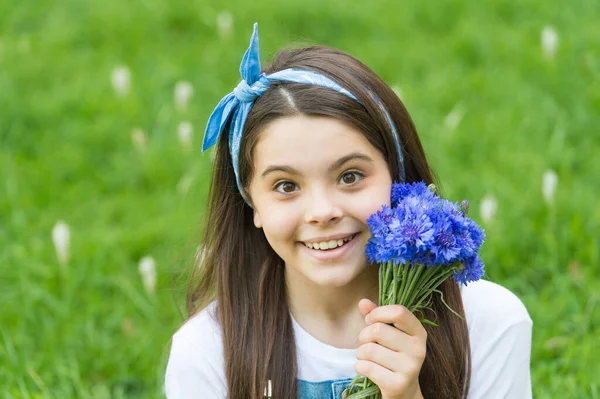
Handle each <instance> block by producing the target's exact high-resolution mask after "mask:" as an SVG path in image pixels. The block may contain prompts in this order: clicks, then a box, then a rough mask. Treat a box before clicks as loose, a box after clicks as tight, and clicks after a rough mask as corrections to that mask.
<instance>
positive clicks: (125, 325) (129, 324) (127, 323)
mask: <svg viewBox="0 0 600 399" xmlns="http://www.w3.org/2000/svg"><path fill="white" fill-rule="evenodd" d="M121 331H123V334H125V335H126V336H128V337H130V336H132V335H133V321H132V320H131V319H130V318H129V317H125V318H124V319H123V320H122V321H121Z"/></svg>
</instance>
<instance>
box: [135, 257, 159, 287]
mask: <svg viewBox="0 0 600 399" xmlns="http://www.w3.org/2000/svg"><path fill="white" fill-rule="evenodd" d="M139 272H140V275H141V276H142V283H143V284H144V289H145V290H146V292H147V293H148V294H154V292H155V291H156V262H154V258H152V257H151V256H144V257H143V258H142V259H140V264H139Z"/></svg>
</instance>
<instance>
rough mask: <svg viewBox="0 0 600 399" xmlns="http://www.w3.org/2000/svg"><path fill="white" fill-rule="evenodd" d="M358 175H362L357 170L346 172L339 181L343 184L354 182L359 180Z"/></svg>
mask: <svg viewBox="0 0 600 399" xmlns="http://www.w3.org/2000/svg"><path fill="white" fill-rule="evenodd" d="M360 177H362V174H360V173H358V172H348V173H344V174H343V175H342V178H341V181H342V183H344V184H354V183H356V182H357V181H359V180H360Z"/></svg>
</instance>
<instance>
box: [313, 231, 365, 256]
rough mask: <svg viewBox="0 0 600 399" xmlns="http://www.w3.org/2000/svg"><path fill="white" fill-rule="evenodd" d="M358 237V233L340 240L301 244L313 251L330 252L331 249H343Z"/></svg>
mask: <svg viewBox="0 0 600 399" xmlns="http://www.w3.org/2000/svg"><path fill="white" fill-rule="evenodd" d="M357 235H358V233H355V234H352V235H351V236H348V237H346V238H342V239H339V240H330V241H323V242H318V243H317V242H315V243H312V242H302V244H304V245H305V246H306V247H307V248H310V249H312V250H314V251H323V252H326V251H331V250H332V249H336V248H340V247H343V246H344V245H346V244H347V243H349V242H350V241H352V240H353V239H354V238H355V237H356V236H357Z"/></svg>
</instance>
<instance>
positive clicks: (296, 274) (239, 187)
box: [165, 24, 532, 399]
mask: <svg viewBox="0 0 600 399" xmlns="http://www.w3.org/2000/svg"><path fill="white" fill-rule="evenodd" d="M240 72H241V74H242V77H243V80H242V82H241V83H240V84H239V85H238V86H237V87H236V89H235V90H234V91H233V93H231V94H229V95H227V96H226V97H225V98H223V100H221V102H220V103H219V105H218V106H217V108H216V109H215V111H214V112H213V114H212V115H211V117H210V119H209V122H208V126H207V130H206V134H205V139H204V148H203V149H206V148H208V147H210V146H211V145H213V144H216V145H217V148H216V157H215V168H214V174H213V179H212V185H211V189H210V199H209V204H208V211H207V218H208V219H207V224H206V229H205V232H204V239H203V243H202V247H203V255H204V256H203V260H202V262H201V265H200V269H199V270H198V273H199V276H200V279H199V281H198V283H197V284H196V285H194V284H191V285H190V290H189V294H188V312H189V314H190V318H189V319H188V320H187V322H186V323H185V324H184V325H183V326H182V327H181V328H180V329H179V330H178V331H177V332H176V333H175V334H174V336H173V341H172V347H171V354H170V358H169V362H168V365H167V370H166V376H165V388H166V394H167V397H168V399H191V398H211V399H212V398H225V397H228V398H232V399H243V398H262V397H263V395H267V396H269V397H273V398H276V399H284V398H299V399H307V398H319V399H320V398H328V399H339V398H341V397H342V392H343V390H344V389H345V387H346V386H347V385H348V383H349V382H350V380H351V379H352V378H353V377H354V375H355V374H356V373H358V374H361V375H364V376H366V377H368V378H370V379H371V380H372V381H374V382H375V383H376V384H378V386H379V387H380V389H381V393H382V397H383V398H385V399H394V398H411V399H412V398H463V397H468V398H486V399H489V398H510V399H521V398H530V397H531V383H530V371H529V359H530V350H531V329H532V321H531V319H530V317H529V315H528V312H527V310H526V309H525V307H524V306H523V304H522V302H521V301H520V300H519V299H518V298H517V297H516V296H515V295H514V294H512V293H511V292H510V291H508V290H507V289H505V288H503V287H501V286H499V285H497V284H494V283H492V282H489V281H483V280H480V281H478V282H475V283H470V284H469V285H468V286H465V287H463V286H459V285H457V283H455V282H454V280H453V279H449V280H447V281H446V282H445V283H444V284H443V285H442V286H441V290H442V292H443V294H444V298H445V299H446V302H447V303H448V305H449V306H450V307H451V308H452V309H454V310H456V311H457V312H459V313H460V314H462V315H463V316H465V319H466V320H462V319H460V318H458V317H456V316H455V315H453V314H452V313H451V312H449V311H448V310H447V309H446V307H445V306H444V305H443V304H442V303H441V301H440V299H439V297H438V296H435V297H434V301H435V302H434V304H433V309H434V310H435V312H436V313H437V320H438V324H439V327H430V326H423V325H422V324H421V323H420V322H419V321H418V320H417V318H416V317H415V316H414V315H413V314H412V313H410V312H408V311H407V309H406V308H404V307H402V306H395V305H389V306H381V307H379V306H377V303H376V301H377V297H378V270H377V267H376V266H375V265H369V264H368V262H367V259H366V257H365V254H364V251H365V245H366V242H367V241H368V239H369V229H368V226H367V225H366V219H367V218H368V217H369V215H371V214H372V213H374V212H375V211H377V210H379V209H380V208H381V206H382V205H384V204H386V205H390V194H391V193H390V191H391V184H392V182H393V181H407V182H415V181H425V182H426V183H427V184H429V183H432V182H434V178H433V173H432V171H431V169H430V167H429V165H428V164H427V160H426V158H425V154H424V153H423V148H422V146H421V143H420V141H419V138H418V136H417V133H416V130H415V127H414V125H413V122H412V120H411V118H410V116H409V115H408V112H407V111H406V109H405V107H404V105H403V104H402V102H401V101H400V99H399V98H398V97H397V96H396V95H395V94H394V92H393V91H392V90H391V89H390V88H389V87H388V86H387V85H386V84H385V83H384V82H383V80H382V79H381V78H379V77H378V76H377V75H376V74H375V73H374V72H373V71H371V70H370V69H369V68H368V67H367V66H365V65H364V64H362V63H361V62H360V61H358V60H356V59H355V58H353V57H352V56H350V55H348V54H345V53H343V52H341V51H338V50H335V49H332V48H328V47H322V46H314V47H308V48H302V49H298V50H283V51H280V52H279V53H278V54H277V55H276V57H275V59H274V61H273V63H272V64H271V65H270V66H269V67H267V68H265V69H264V70H262V71H261V69H260V61H259V54H258V36H257V24H255V25H254V33H253V35H252V39H251V41H250V48H249V49H248V50H247V51H246V54H245V55H244V58H243V60H242V65H241V67H240ZM261 72H262V73H261Z"/></svg>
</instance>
